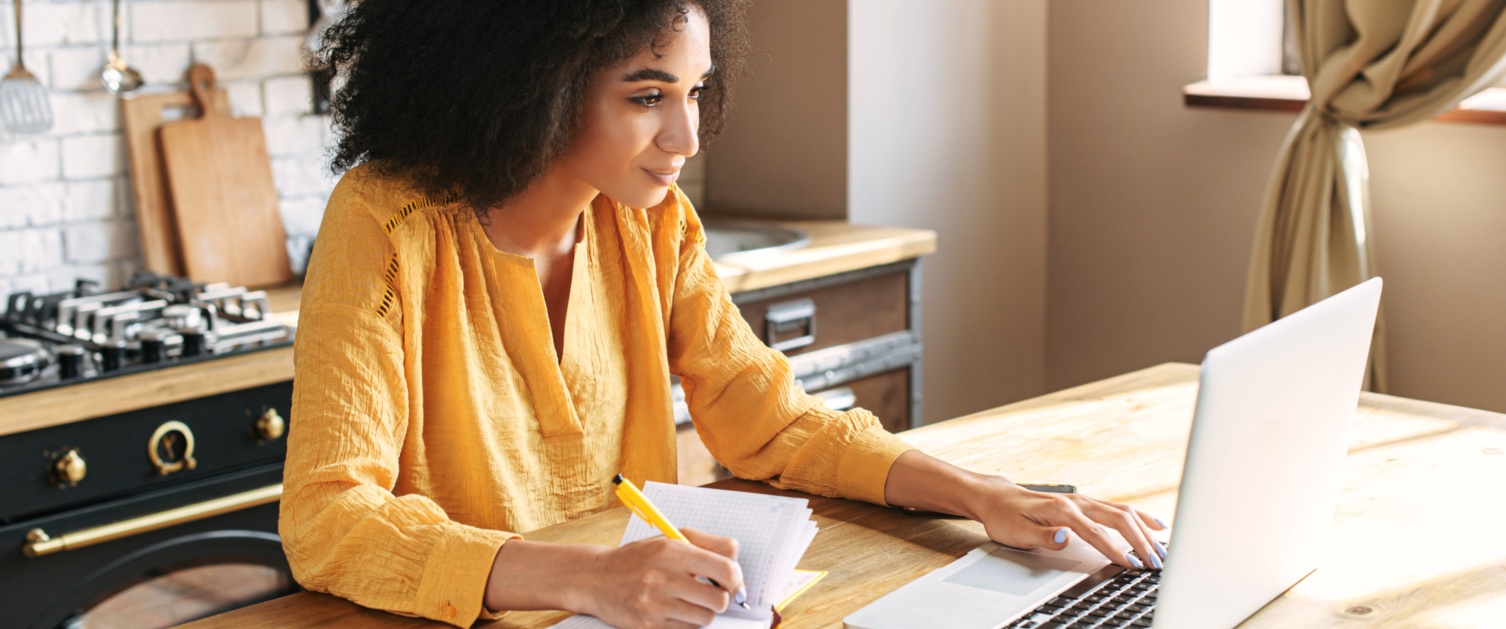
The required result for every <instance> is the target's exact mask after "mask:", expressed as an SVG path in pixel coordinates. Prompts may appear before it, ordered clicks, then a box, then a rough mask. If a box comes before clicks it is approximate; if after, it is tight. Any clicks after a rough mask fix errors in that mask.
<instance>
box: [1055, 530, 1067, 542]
mask: <svg viewBox="0 0 1506 629" xmlns="http://www.w3.org/2000/svg"><path fill="white" fill-rule="evenodd" d="M1051 541H1052V542H1054V543H1057V544H1060V543H1062V542H1065V541H1067V529H1056V535H1055V536H1053V537H1052V538H1051Z"/></svg>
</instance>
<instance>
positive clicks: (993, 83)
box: [713, 0, 1046, 421]
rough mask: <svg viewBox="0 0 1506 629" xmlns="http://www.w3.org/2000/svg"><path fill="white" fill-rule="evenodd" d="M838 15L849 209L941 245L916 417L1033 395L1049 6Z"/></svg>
mask: <svg viewBox="0 0 1506 629" xmlns="http://www.w3.org/2000/svg"><path fill="white" fill-rule="evenodd" d="M848 24H849V29H848V64H849V73H848V93H849V96H850V98H849V102H848V177H849V179H848V196H847V198H848V202H847V206H848V216H849V218H850V220H852V221H853V222H856V223H867V224H879V225H903V226H910V227H923V228H927V229H933V230H936V231H937V232H938V234H939V239H940V241H939V251H938V252H937V253H936V254H935V255H933V256H930V257H928V258H926V259H925V262H924V263H923V264H924V279H923V290H924V293H925V306H924V314H923V324H924V332H923V334H924V340H925V383H924V384H925V417H926V420H927V421H939V420H943V419H949V418H952V417H956V416H959V415H963V414H966V413H971V412H974V411H978V410H982V409H986V408H990V407H993V406H997V405H999V404H1003V403H1005V402H1009V401H1014V400H1018V399H1021V398H1025V397H1030V396H1033V395H1036V394H1039V393H1042V392H1044V390H1045V389H1044V365H1045V360H1044V359H1045V353H1044V352H1045V339H1044V335H1043V334H1042V330H1043V329H1044V326H1045V312H1046V311H1045V306H1046V292H1045V291H1046V284H1045V282H1046V267H1045V262H1046V251H1045V234H1046V170H1045V159H1044V158H1045V154H1046V133H1045V116H1046V109H1045V105H1046V102H1045V80H1046V74H1045V71H1046V64H1045V61H1046V58H1045V52H1046V40H1045V30H1046V29H1045V26H1046V0H1010V1H1009V2H995V1H993V0H966V1H958V0H952V1H948V2H945V3H937V2H926V1H921V0H862V1H861V2H851V3H850V5H849V7H848ZM713 185H715V184H713Z"/></svg>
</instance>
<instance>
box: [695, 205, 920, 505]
mask: <svg viewBox="0 0 1506 629" xmlns="http://www.w3.org/2000/svg"><path fill="white" fill-rule="evenodd" d="M677 194H678V192H677ZM680 206H681V207H682V208H684V209H683V212H684V216H685V222H684V234H685V237H684V240H683V243H682V245H681V250H680V254H679V255H680V258H679V263H678V270H677V276H676V278H675V290H674V297H673V303H672V306H671V313H670V324H669V328H670V330H669V361H670V363H669V364H670V370H671V371H672V372H674V373H675V374H677V375H679V376H680V381H681V384H682V385H683V386H684V388H685V398H686V403H687V404H688V405H689V407H690V416H691V418H692V420H693V421H694V422H695V427H696V431H697V432H698V433H699V434H700V437H701V440H702V441H703V442H705V444H706V448H707V449H708V450H710V451H711V454H712V456H714V457H716V459H717V461H719V462H721V464H722V465H725V466H727V468H728V469H729V470H731V471H732V473H733V474H736V475H737V476H739V477H741V478H746V479H751V480H767V481H769V482H770V484H772V485H774V486H775V487H778V488H780V489H798V490H800V491H805V492H809V493H813V494H817V495H821V496H841V497H844V498H850V499H854V500H864V501H867V502H873V503H877V504H885V502H884V485H885V483H886V482H887V481H888V478H889V468H890V467H891V466H892V465H893V464H894V460H895V459H896V458H899V455H900V454H902V453H904V452H905V451H906V450H910V449H912V447H911V446H910V445H908V444H906V443H905V442H903V441H901V440H900V439H899V438H898V437H895V436H894V435H893V434H890V433H889V432H888V431H886V430H884V428H883V425H882V424H880V423H879V421H878V419H877V418H875V417H874V416H873V414H872V413H869V412H868V411H866V410H863V409H860V408H855V409H852V410H850V411H847V412H845V413H838V412H836V411H833V410H830V409H828V408H826V406H824V405H823V404H822V403H821V400H819V399H817V398H815V397H813V396H811V395H807V394H806V393H805V391H803V390H801V389H800V388H799V387H797V386H795V383H794V374H793V372H792V371H791V369H790V365H789V361H788V360H787V359H786V358H785V357H784V355H783V354H781V353H779V352H777V351H774V350H772V349H770V348H768V347H767V346H765V345H764V344H763V343H762V342H761V341H759V339H758V337H757V336H756V335H754V333H753V331H752V330H751V329H750V328H749V327H748V324H747V322H746V321H744V320H743V318H742V316H741V315H740V314H739V313H738V310H737V306H735V305H733V303H732V300H731V298H730V297H729V296H728V295H727V290H726V288H725V287H724V286H723V285H722V282H721V280H720V279H719V278H718V277H717V274H716V267H715V265H714V264H713V263H712V261H711V258H710V257H708V256H707V254H706V248H705V235H704V233H703V232H702V229H701V224H700V220H699V219H698V218H697V217H696V215H695V212H694V210H692V209H691V208H690V204H689V202H688V201H685V200H683V199H682V200H681V203H680Z"/></svg>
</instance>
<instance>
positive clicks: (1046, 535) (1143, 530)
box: [972, 477, 1166, 569]
mask: <svg viewBox="0 0 1506 629" xmlns="http://www.w3.org/2000/svg"><path fill="white" fill-rule="evenodd" d="M990 480H991V482H989V483H988V484H987V485H986V486H987V487H989V489H988V490H986V491H985V492H984V494H983V495H980V496H977V497H976V499H975V500H974V501H973V502H974V507H973V509H972V510H973V511H974V515H975V516H976V519H977V520H978V521H979V522H982V523H983V528H984V530H986V531H987V532H988V537H989V538H990V539H992V540H994V541H996V542H999V543H1001V544H1005V545H1008V546H1014V547H1016V548H1050V549H1053V550H1059V549H1061V548H1065V547H1066V546H1067V537H1068V535H1069V533H1068V531H1069V530H1070V531H1071V533H1075V534H1077V536H1078V537H1081V538H1082V539H1083V541H1086V542H1087V543H1089V544H1091V545H1092V546H1093V548H1096V549H1098V552H1101V553H1103V554H1104V556H1105V557H1108V558H1109V560H1110V561H1113V562H1114V563H1116V564H1119V565H1121V566H1123V567H1125V568H1146V567H1149V568H1155V569H1160V568H1161V566H1162V560H1163V559H1165V557H1166V550H1165V548H1164V547H1163V546H1162V545H1161V544H1160V543H1159V542H1157V541H1155V537H1154V536H1153V535H1152V533H1151V531H1164V530H1166V526H1165V525H1164V524H1162V523H1161V522H1160V521H1159V520H1157V519H1156V518H1154V517H1151V516H1150V515H1149V514H1147V513H1145V512H1143V511H1140V510H1138V509H1135V508H1134V507H1130V506H1128V505H1122V504H1118V503H1114V502H1108V501H1105V500H1098V499H1095V498H1089V497H1087V496H1084V495H1082V494H1054V493H1044V492H1037V491H1031V490H1029V489H1025V488H1023V487H1020V486H1019V485H1015V484H1014V483H1011V482H1009V481H1007V480H1005V479H1003V478H999V477H994V478H993V479H990ZM1109 529H1113V530H1115V531H1118V533H1119V535H1120V536H1121V537H1123V538H1124V541H1125V542H1128V543H1129V548H1125V547H1124V545H1123V543H1121V542H1120V541H1119V540H1116V539H1114V537H1113V536H1112V535H1110V534H1109V531H1108V530H1109ZM1130 549H1133V550H1134V555H1130V554H1129V553H1128V552H1127V551H1129V550H1130Z"/></svg>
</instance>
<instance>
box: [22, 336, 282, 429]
mask: <svg viewBox="0 0 1506 629" xmlns="http://www.w3.org/2000/svg"><path fill="white" fill-rule="evenodd" d="M292 375H293V348H292V347H279V348H276V349H269V350H263V351H259V352H254V353H250V354H244V355H241V356H235V357H231V358H224V359H220V360H210V361H206V362H203V363H199V364H194V365H182V366H178V367H169V368H167V369H160V370H157V371H150V372H145V373H135V374H131V375H127V376H119V377H116V378H110V379H108V380H101V381H98V382H91V383H89V384H82V385H77V386H71V387H58V388H55V389H48V390H45V391H38V392H36V393H27V394H24V395H17V396H13V397H8V398H4V399H0V418H4V419H3V420H0V435H8V434H13V433H18V432H25V431H28V430H36V429H38V428H47V427H50V426H57V425H61V424H65V423H68V422H73V421H78V420H82V419H89V418H91V417H101V416H104V415H111V414H115V413H124V412H127V411H134V410H138V409H142V408H149V407H152V406H160V405H163V404H171V403H173V402H179V401H182V400H189V399H193V398H197V397H203V396H206V395H214V394H217V393H225V392H227V391H236V390H240V389H247V388H250V387H258V386H262V385H267V384H274V383H277V382H287V381H288V380H290V379H291V378H292ZM85 388H87V390H86V391H85V390H83V389H85Z"/></svg>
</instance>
